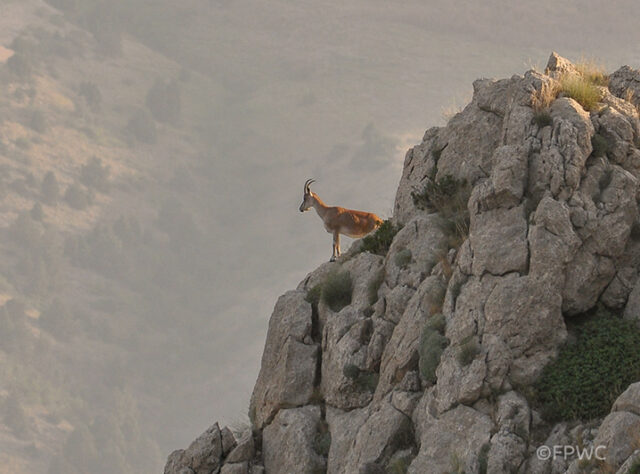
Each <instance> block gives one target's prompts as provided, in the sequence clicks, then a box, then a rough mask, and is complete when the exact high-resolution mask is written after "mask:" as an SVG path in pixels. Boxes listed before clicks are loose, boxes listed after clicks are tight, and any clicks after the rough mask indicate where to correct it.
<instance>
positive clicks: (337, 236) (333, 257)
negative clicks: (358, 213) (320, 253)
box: [329, 232, 340, 262]
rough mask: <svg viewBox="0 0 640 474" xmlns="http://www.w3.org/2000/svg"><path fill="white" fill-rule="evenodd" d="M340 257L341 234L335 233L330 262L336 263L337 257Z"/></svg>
mask: <svg viewBox="0 0 640 474" xmlns="http://www.w3.org/2000/svg"><path fill="white" fill-rule="evenodd" d="M339 256H340V233H339V232H334V233H333V253H332V255H331V259H329V261H330V262H335V261H336V257H339Z"/></svg>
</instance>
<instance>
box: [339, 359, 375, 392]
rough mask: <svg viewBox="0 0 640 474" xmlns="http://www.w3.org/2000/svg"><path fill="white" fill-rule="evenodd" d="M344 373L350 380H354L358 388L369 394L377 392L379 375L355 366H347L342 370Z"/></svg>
mask: <svg viewBox="0 0 640 474" xmlns="http://www.w3.org/2000/svg"><path fill="white" fill-rule="evenodd" d="M342 373H343V374H344V376H345V377H346V378H348V379H349V380H353V382H354V383H355V385H356V387H358V388H359V389H360V390H364V391H367V392H375V390H376V387H377V386H378V374H376V373H375V372H369V371H367V370H362V369H360V368H359V367H358V366H357V365H355V364H347V365H345V366H344V367H343V368H342Z"/></svg>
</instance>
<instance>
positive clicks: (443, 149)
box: [165, 53, 640, 474]
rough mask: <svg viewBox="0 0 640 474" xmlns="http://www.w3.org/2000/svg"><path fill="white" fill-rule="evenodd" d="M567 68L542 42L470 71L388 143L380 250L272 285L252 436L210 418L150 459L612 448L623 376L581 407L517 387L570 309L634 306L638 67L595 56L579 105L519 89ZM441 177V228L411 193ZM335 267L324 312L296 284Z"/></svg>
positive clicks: (306, 467)
mask: <svg viewBox="0 0 640 474" xmlns="http://www.w3.org/2000/svg"><path fill="white" fill-rule="evenodd" d="M567 74H568V75H578V74H580V71H579V70H578V68H576V67H575V66H574V65H573V64H571V62H570V61H568V60H566V59H564V58H562V57H560V56H558V55H556V54H555V53H554V54H552V56H551V58H550V60H549V63H548V65H547V68H546V70H545V73H544V74H543V73H540V72H536V71H528V72H526V73H525V74H524V75H523V76H517V75H516V76H513V77H511V78H510V79H503V80H497V81H496V80H490V79H482V80H478V81H476V82H474V84H473V88H474V96H473V99H472V101H471V103H470V104H469V105H468V106H467V107H466V108H465V109H464V110H463V111H462V112H460V113H459V114H457V115H456V116H454V117H453V118H452V119H451V120H450V121H449V123H448V124H447V126H446V127H434V128H431V129H429V130H427V132H426V133H425V135H424V138H423V141H422V143H420V144H419V145H417V146H415V147H414V148H412V149H411V150H409V151H408V152H407V154H406V157H405V162H404V169H403V173H402V178H401V180H400V185H399V187H398V191H397V195H396V200H395V204H394V215H393V219H392V220H393V223H394V224H395V225H397V226H400V227H401V229H400V231H399V232H398V233H397V234H396V235H395V237H394V238H393V241H392V242H391V245H390V248H389V251H388V252H387V253H386V255H385V256H379V255H373V254H369V253H366V252H364V253H360V252H359V251H358V249H359V248H360V244H356V245H354V246H353V247H352V250H351V251H349V252H348V253H347V254H345V255H344V256H343V257H342V258H340V259H338V261H337V262H333V263H325V264H324V265H322V266H320V267H319V268H318V269H317V270H315V271H314V272H312V273H310V274H309V275H308V276H307V277H306V278H305V279H304V280H303V281H302V282H301V283H300V285H299V286H298V288H297V289H296V290H294V291H291V292H288V293H286V294H285V295H284V296H282V297H281V298H280V299H279V300H278V303H277V304H276V307H275V309H274V312H273V315H272V316H271V320H270V323H269V331H268V334H267V341H266V344H265V350H264V355H263V358H262V367H261V370H260V375H259V377H258V381H257V383H256V386H255V389H254V392H253V396H252V400H251V408H250V415H251V418H252V428H253V435H252V436H251V437H249V438H246V439H244V438H243V439H242V440H237V441H236V440H233V443H230V442H227V443H226V445H227V446H229V445H231V444H234V445H235V444H237V446H235V448H232V449H230V448H229V447H227V448H225V447H224V445H225V443H224V442H223V435H222V431H221V430H220V429H219V428H218V427H217V425H214V427H212V428H211V429H210V430H209V431H207V433H205V435H203V436H201V437H200V438H198V440H196V442H194V444H192V446H190V447H189V448H188V449H187V450H184V451H182V450H180V451H176V452H174V453H173V454H172V455H171V456H170V457H169V461H168V463H167V467H166V469H165V472H166V473H167V474H172V473H178V472H180V473H183V474H184V473H189V472H196V473H198V472H216V473H217V472H218V470H220V472H263V470H266V472H267V473H272V472H273V473H280V472H309V473H312V472H314V473H315V472H324V471H325V470H326V472H329V473H349V474H351V473H375V472H388V471H392V472H410V473H441V472H467V473H480V472H488V473H503V472H504V473H510V472H518V473H545V474H546V473H560V472H579V469H583V468H585V466H584V465H583V464H580V463H579V462H578V461H574V460H571V459H560V458H550V459H541V458H539V457H537V456H536V448H537V447H538V446H540V445H542V444H545V445H547V446H553V445H578V444H580V445H583V444H584V445H585V446H598V445H603V446H606V452H607V459H606V462H605V464H604V465H598V466H591V467H593V469H595V468H600V467H603V466H604V467H606V469H609V470H610V471H611V472H615V470H617V469H621V466H623V465H624V466H631V465H632V463H633V462H635V461H634V460H635V459H636V458H637V457H640V455H639V454H638V450H640V435H637V436H635V435H634V433H636V434H637V433H640V388H639V387H640V383H636V384H633V385H631V386H629V387H628V388H627V390H626V391H625V392H624V393H623V394H621V395H620V396H619V398H618V399H617V401H616V403H615V404H614V405H613V407H612V411H611V413H610V414H609V415H608V416H607V417H606V418H604V419H603V420H591V421H589V422H572V423H565V422H563V423H558V424H555V425H551V424H549V423H547V422H545V421H543V419H542V417H541V415H540V413H538V411H537V409H536V408H535V406H531V404H530V401H529V398H528V394H529V389H528V387H530V386H531V385H532V384H533V383H534V382H535V381H536V380H537V379H538V378H539V377H540V375H541V373H542V371H543V368H544V367H545V366H546V365H547V364H548V363H549V362H550V361H552V360H553V359H554V358H555V357H556V356H557V354H558V352H559V350H560V348H561V347H562V345H563V344H565V342H566V341H567V339H570V338H569V332H568V330H567V322H568V321H571V320H572V318H574V317H575V316H577V315H581V314H584V313H585V312H588V311H591V310H593V309H594V308H596V306H597V305H601V306H602V305H604V306H606V307H607V308H609V309H611V310H616V311H619V312H621V313H623V314H624V317H625V318H626V319H630V320H635V321H639V323H638V324H640V281H639V279H638V268H640V224H639V217H640V216H639V211H638V198H639V197H640V186H639V181H638V180H639V178H640V121H639V116H638V111H637V109H636V105H635V104H636V102H634V100H635V99H634V98H635V97H640V95H638V94H640V71H636V70H633V69H631V68H629V67H626V66H625V67H623V68H621V69H620V70H618V71H616V72H615V73H613V74H611V75H610V78H609V87H608V88H607V87H605V86H600V89H599V93H600V95H601V99H600V103H601V106H600V107H596V108H593V109H592V110H590V111H589V110H585V108H584V107H583V106H582V105H581V104H580V103H578V102H577V101H576V100H574V99H572V98H570V97H569V96H568V95H563V94H560V95H558V97H555V96H554V97H551V98H550V99H549V100H548V104H547V106H546V108H544V109H540V106H539V105H536V100H535V98H536V97H539V96H540V95H543V94H544V93H545V91H547V92H548V91H549V90H554V89H553V88H554V85H557V84H558V81H559V80H561V78H562V77H566V75H567ZM538 102H539V101H538ZM448 177H452V178H453V179H454V180H455V181H456V182H462V181H463V180H464V181H466V183H468V185H469V189H470V195H469V196H468V201H467V202H466V210H467V211H468V214H469V228H468V235H464V236H463V237H462V238H461V239H460V240H461V242H457V243H452V242H454V240H452V239H451V229H450V227H448V225H447V222H446V219H444V218H443V216H442V215H439V214H438V213H437V209H433V208H429V207H428V206H422V205H419V202H418V201H419V200H418V199H416V196H417V195H418V194H419V193H421V192H422V190H423V189H424V188H425V185H426V184H427V183H437V182H440V181H441V180H443V179H445V178H448ZM338 270H339V271H341V272H345V271H346V272H349V274H350V276H351V280H352V283H353V293H352V299H351V303H350V304H347V305H346V306H344V307H343V308H342V309H339V310H336V311H334V310H332V309H331V307H330V305H328V304H327V303H326V302H325V301H324V300H323V299H322V298H320V300H319V302H317V303H316V302H314V300H313V298H309V295H310V292H311V290H312V289H314V288H317V285H319V284H322V283H323V282H324V281H325V280H326V279H327V278H328V277H329V275H331V274H332V272H334V271H338ZM434 341H436V342H434ZM436 343H437V344H438V345H440V344H441V346H438V347H436V346H435V344H436ZM429 344H431V345H429ZM426 358H430V359H429V360H428V361H427V362H425V361H424V360H423V359H425V360H426ZM620 388H621V389H622V388H625V387H620ZM198 456H200V457H198ZM196 458H197V459H196ZM228 466H229V467H228ZM587 467H589V466H587ZM604 467H603V468H604Z"/></svg>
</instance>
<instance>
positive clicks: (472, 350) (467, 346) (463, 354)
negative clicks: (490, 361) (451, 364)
mask: <svg viewBox="0 0 640 474" xmlns="http://www.w3.org/2000/svg"><path fill="white" fill-rule="evenodd" d="M479 353H480V347H479V346H478V343H477V342H476V341H475V340H474V339H473V338H469V339H467V340H465V341H464V342H463V343H462V344H460V347H459V348H458V355H457V357H458V362H459V363H460V365H461V366H463V367H466V366H467V365H469V364H470V363H471V362H473V359H475V358H476V356H477V355H478V354H479Z"/></svg>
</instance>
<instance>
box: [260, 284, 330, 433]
mask: <svg viewBox="0 0 640 474" xmlns="http://www.w3.org/2000/svg"><path fill="white" fill-rule="evenodd" d="M305 296H306V292H304V291H300V290H296V291H289V292H287V293H286V294H284V295H283V296H281V297H280V298H279V299H278V302H277V303H276V306H275V309H274V310H273V314H272V316H271V319H270V320H269V330H268V332H267V340H266V343H265V347H264V352H263V354H262V363H261V366H260V373H259V375H258V380H257V382H256V385H255V387H254V389H253V395H252V396H251V403H250V409H249V410H250V413H251V414H252V415H253V420H252V421H253V423H254V426H255V427H257V428H262V427H264V425H265V424H267V423H269V422H270V420H271V419H272V418H273V416H274V415H275V414H276V412H277V411H278V410H279V409H280V407H282V406H287V407H290V406H301V405H305V404H306V403H308V402H309V400H310V399H311V396H312V394H313V390H314V380H315V372H316V364H317V358H318V346H317V345H316V344H307V343H305V340H306V341H308V340H309V338H310V336H311V330H312V314H311V305H310V304H309V303H307V302H306V301H305Z"/></svg>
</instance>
